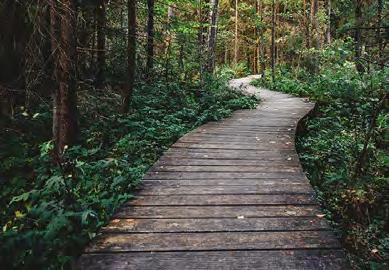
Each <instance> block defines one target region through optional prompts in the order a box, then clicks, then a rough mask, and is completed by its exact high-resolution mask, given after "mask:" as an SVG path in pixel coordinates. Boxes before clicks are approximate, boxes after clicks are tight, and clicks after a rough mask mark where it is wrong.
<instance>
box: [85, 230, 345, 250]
mask: <svg viewBox="0 0 389 270" xmlns="http://www.w3.org/2000/svg"><path fill="white" fill-rule="evenodd" d="M314 248H327V249H328V248H334V249H337V248H340V246H339V242H338V241H336V239H335V238H334V235H333V233H332V232H329V231H294V232H293V233H290V232H234V233H230V232H216V233H147V234H136V233H133V234H109V233H106V234H103V235H101V236H99V237H97V238H96V240H95V241H94V242H93V243H92V245H90V246H89V247H87V249H86V253H93V252H130V251H135V252H140V251H149V252H156V251H201V250H204V251H211V250H226V249H227V250H271V249H314Z"/></svg>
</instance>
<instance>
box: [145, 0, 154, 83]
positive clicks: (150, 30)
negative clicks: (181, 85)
mask: <svg viewBox="0 0 389 270" xmlns="http://www.w3.org/2000/svg"><path fill="white" fill-rule="evenodd" d="M147 8H148V16H147V63H146V74H147V77H150V75H151V74H152V70H153V68H154V0H147Z"/></svg>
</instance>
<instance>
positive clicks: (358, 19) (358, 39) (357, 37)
mask: <svg viewBox="0 0 389 270" xmlns="http://www.w3.org/2000/svg"><path fill="white" fill-rule="evenodd" d="M362 1H363V0H355V2H356V3H355V33H354V42H355V64H356V67H357V70H358V71H359V72H363V71H364V68H363V65H362V63H361V56H362V48H361V47H362V35H361V27H362Z"/></svg>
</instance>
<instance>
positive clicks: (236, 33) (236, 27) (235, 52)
mask: <svg viewBox="0 0 389 270" xmlns="http://www.w3.org/2000/svg"><path fill="white" fill-rule="evenodd" d="M238 23H239V12H238V0H235V45H234V64H235V65H236V64H238V58H239V40H238V38H239V36H238V34H239V32H238Z"/></svg>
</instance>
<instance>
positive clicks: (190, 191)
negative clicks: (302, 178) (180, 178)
mask: <svg viewBox="0 0 389 270" xmlns="http://www.w3.org/2000/svg"><path fill="white" fill-rule="evenodd" d="M139 194H140V195H175V194H181V195H182V194H186V195H199V194H200V195H201V194H241V195H246V194H314V191H313V189H312V187H311V186H310V185H309V184H295V185H257V186H217V185H214V186H210V185H208V186H164V185H155V186H150V187H148V188H146V189H143V190H141V191H140V192H139Z"/></svg>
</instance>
